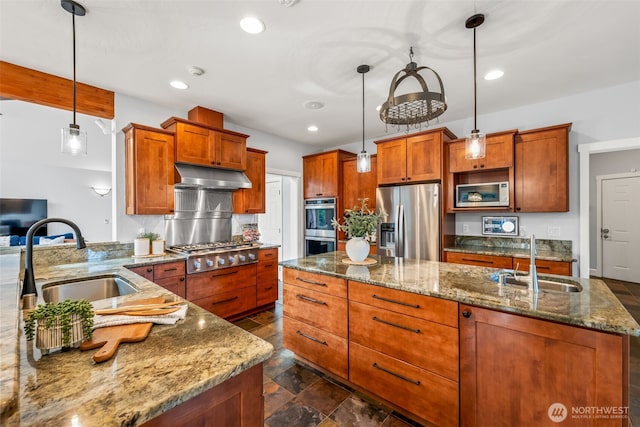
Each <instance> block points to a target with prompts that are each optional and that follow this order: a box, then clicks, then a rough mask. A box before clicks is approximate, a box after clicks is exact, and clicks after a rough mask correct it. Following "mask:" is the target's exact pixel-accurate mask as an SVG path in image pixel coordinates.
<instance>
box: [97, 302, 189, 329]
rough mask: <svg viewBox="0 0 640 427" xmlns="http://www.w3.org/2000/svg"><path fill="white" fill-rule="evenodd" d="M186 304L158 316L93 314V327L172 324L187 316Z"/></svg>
mask: <svg viewBox="0 0 640 427" xmlns="http://www.w3.org/2000/svg"><path fill="white" fill-rule="evenodd" d="M187 308H188V306H187V305H186V304H185V305H183V306H182V307H181V308H180V310H178V311H174V312H173V313H169V314H161V315H158V316H127V315H125V314H110V315H100V314H96V315H95V316H93V329H98V328H105V327H107V326H116V325H128V324H131V323H156V324H158V325H174V324H175V323H176V322H177V321H178V320H182V319H184V318H185V317H187Z"/></svg>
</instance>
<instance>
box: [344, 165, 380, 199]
mask: <svg viewBox="0 0 640 427" xmlns="http://www.w3.org/2000/svg"><path fill="white" fill-rule="evenodd" d="M377 165H378V160H377V156H376V155H375V154H374V155H372V156H371V170H370V171H369V172H365V173H359V172H358V169H357V166H358V165H357V159H348V160H345V161H343V162H342V200H343V203H342V206H343V207H344V209H352V208H353V207H354V206H360V199H367V206H369V209H371V210H375V209H376V188H377V187H378V182H377V179H378V177H377Z"/></svg>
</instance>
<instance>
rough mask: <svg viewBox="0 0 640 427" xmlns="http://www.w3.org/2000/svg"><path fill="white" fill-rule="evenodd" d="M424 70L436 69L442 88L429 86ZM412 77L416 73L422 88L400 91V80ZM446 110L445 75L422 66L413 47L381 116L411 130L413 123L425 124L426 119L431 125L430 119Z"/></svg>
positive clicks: (416, 124) (382, 108) (395, 81)
mask: <svg viewBox="0 0 640 427" xmlns="http://www.w3.org/2000/svg"><path fill="white" fill-rule="evenodd" d="M422 70H428V71H431V73H433V75H434V76H435V78H436V81H437V82H438V85H439V87H440V92H437V91H433V90H430V89H429V86H428V85H427V82H426V80H425V79H424V77H422V76H421V75H420V71H422ZM402 73H404V74H402ZM401 74H402V76H401ZM409 77H413V78H414V79H416V80H417V81H418V83H419V84H420V87H421V88H422V92H412V93H406V94H404V95H396V91H397V89H398V87H399V86H400V84H401V83H402V82H403V81H404V80H405V79H407V78H409ZM446 110H447V104H446V101H445V96H444V86H443V85H442V79H441V78H440V76H439V75H438V73H436V72H435V71H434V70H432V69H431V68H429V67H418V64H416V63H415V62H413V47H411V48H409V63H408V64H407V66H406V67H405V68H404V69H402V70H400V71H398V72H397V73H396V74H395V75H394V76H393V80H391V86H390V87H389V98H388V99H387V101H385V103H384V104H382V107H381V108H380V120H382V121H383V122H385V123H386V124H388V125H389V124H390V125H394V126H397V127H398V129H400V128H401V127H402V126H406V129H407V131H408V130H409V127H410V126H411V125H414V126H415V127H421V126H422V123H424V122H426V123H427V126H428V125H429V120H433V119H435V118H436V117H439V116H440V115H442V113H444V112H445V111H446Z"/></svg>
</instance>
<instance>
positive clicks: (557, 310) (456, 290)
mask: <svg viewBox="0 0 640 427" xmlns="http://www.w3.org/2000/svg"><path fill="white" fill-rule="evenodd" d="M369 257H370V258H373V259H375V260H376V261H377V262H376V264H374V265H371V266H354V265H346V264H344V263H343V262H342V260H343V259H345V258H347V256H346V253H345V252H341V251H339V252H330V253H327V254H320V255H314V256H309V257H304V258H299V259H294V260H289V261H283V262H281V263H280V265H282V266H284V267H286V268H293V269H298V270H303V271H309V272H312V273H320V274H328V275H331V276H336V277H341V278H345V279H348V280H357V281H360V282H364V283H369V284H372V285H377V286H384V287H387V288H392V289H398V290H402V291H407V292H413V293H417V294H422V295H430V296H434V297H438V298H443V299H448V300H452V301H456V302H460V303H464V304H470V305H475V306H479V307H486V308H491V309H496V310H500V311H505V312H510V313H516V314H522V315H525V316H529V317H534V318H540V319H545V320H551V321H555V322H559V323H564V324H568V325H575V326H582V327H586V328H590V329H597V330H601V331H606V332H613V333H617V334H627V335H636V336H638V335H640V325H638V323H637V322H636V321H635V320H634V319H633V317H632V316H631V315H630V314H629V313H628V312H627V310H626V309H625V308H624V306H623V305H622V303H620V301H619V300H618V299H617V298H616V297H615V295H614V294H613V293H612V292H611V290H610V289H609V288H608V287H607V285H606V284H605V283H604V282H602V281H601V280H594V279H578V278H571V280H574V281H577V282H579V283H580V284H581V285H582V287H583V291H582V292H574V293H571V292H567V293H561V292H546V291H540V292H539V293H538V294H537V295H531V294H529V291H528V290H527V289H526V288H524V287H519V286H513V285H505V286H499V285H498V284H497V283H496V282H494V281H492V280H491V278H490V277H491V275H492V274H493V273H495V272H497V271H499V270H497V269H493V268H485V267H475V266H470V265H462V264H451V263H442V262H434V261H423V260H409V259H402V258H390V257H380V256H377V255H370V256H369ZM553 277H554V278H555V279H556V280H559V281H561V280H566V279H567V277H564V276H553Z"/></svg>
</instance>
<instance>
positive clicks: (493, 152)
mask: <svg viewBox="0 0 640 427" xmlns="http://www.w3.org/2000/svg"><path fill="white" fill-rule="evenodd" d="M448 149H449V172H454V173H455V172H472V171H481V170H490V169H501V168H510V167H512V166H513V133H504V134H499V135H489V136H487V147H486V153H485V154H486V155H485V157H484V158H482V159H467V158H465V156H466V149H465V141H456V142H452V143H450V144H449V147H448Z"/></svg>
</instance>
